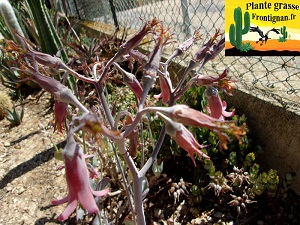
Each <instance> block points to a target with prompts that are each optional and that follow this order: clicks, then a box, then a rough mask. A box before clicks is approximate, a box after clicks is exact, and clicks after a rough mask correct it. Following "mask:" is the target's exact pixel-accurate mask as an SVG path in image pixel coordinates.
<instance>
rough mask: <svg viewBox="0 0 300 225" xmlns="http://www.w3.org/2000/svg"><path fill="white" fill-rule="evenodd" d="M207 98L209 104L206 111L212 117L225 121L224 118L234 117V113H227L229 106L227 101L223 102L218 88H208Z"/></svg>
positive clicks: (206, 91)
mask: <svg viewBox="0 0 300 225" xmlns="http://www.w3.org/2000/svg"><path fill="white" fill-rule="evenodd" d="M205 96H206V99H207V103H208V107H206V110H207V111H208V113H209V114H210V116H211V117H213V118H216V119H219V120H222V121H224V120H225V118H224V117H232V116H233V115H234V111H232V112H227V111H225V109H226V107H227V104H226V102H225V101H221V98H220V96H219V94H218V89H217V88H215V87H212V86H209V87H207V89H206V90H205Z"/></svg>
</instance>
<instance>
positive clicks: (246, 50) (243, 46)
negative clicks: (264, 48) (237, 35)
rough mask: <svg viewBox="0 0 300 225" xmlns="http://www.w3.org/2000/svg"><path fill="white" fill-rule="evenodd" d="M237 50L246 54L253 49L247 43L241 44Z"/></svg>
mask: <svg viewBox="0 0 300 225" xmlns="http://www.w3.org/2000/svg"><path fill="white" fill-rule="evenodd" d="M239 49H240V51H241V52H248V51H249V50H253V47H252V45H251V44H250V42H247V43H243V44H242V45H241V46H240V48H239Z"/></svg>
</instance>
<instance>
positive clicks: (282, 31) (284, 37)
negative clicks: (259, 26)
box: [278, 26, 288, 42]
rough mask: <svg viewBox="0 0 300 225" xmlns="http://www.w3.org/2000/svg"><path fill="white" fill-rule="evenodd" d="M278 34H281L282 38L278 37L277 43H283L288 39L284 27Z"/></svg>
mask: <svg viewBox="0 0 300 225" xmlns="http://www.w3.org/2000/svg"><path fill="white" fill-rule="evenodd" d="M280 33H281V34H282V36H280V37H279V39H278V41H279V42H285V41H286V38H287V37H288V32H287V31H286V26H283V27H281V28H280Z"/></svg>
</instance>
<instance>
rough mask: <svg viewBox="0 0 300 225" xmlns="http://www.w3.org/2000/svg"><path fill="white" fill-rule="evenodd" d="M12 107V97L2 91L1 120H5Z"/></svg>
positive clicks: (0, 101) (0, 97) (0, 95)
mask: <svg viewBox="0 0 300 225" xmlns="http://www.w3.org/2000/svg"><path fill="white" fill-rule="evenodd" d="M11 108H12V103H11V99H10V97H9V96H8V95H7V94H6V93H4V92H2V91H0V120H3V119H4V118H5V117H6V116H7V111H6V110H7V109H11Z"/></svg>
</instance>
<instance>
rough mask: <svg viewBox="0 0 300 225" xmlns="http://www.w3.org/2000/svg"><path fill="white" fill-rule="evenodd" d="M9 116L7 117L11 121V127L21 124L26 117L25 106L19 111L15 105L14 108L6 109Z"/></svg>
mask: <svg viewBox="0 0 300 225" xmlns="http://www.w3.org/2000/svg"><path fill="white" fill-rule="evenodd" d="M6 111H7V113H8V116H7V117H6V119H7V120H8V121H9V122H10V123H11V127H15V126H19V125H20V124H21V122H22V120H23V117H24V106H23V107H22V110H21V112H20V113H19V112H17V110H16V107H15V106H14V107H13V110H12V111H11V110H9V109H6Z"/></svg>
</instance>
